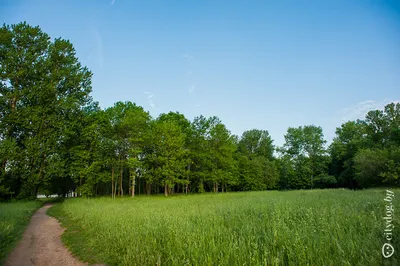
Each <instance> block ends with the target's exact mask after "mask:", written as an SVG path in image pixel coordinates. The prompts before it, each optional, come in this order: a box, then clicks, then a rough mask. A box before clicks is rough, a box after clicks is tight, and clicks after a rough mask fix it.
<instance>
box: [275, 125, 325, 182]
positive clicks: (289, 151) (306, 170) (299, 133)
mask: <svg viewBox="0 0 400 266" xmlns="http://www.w3.org/2000/svg"><path fill="white" fill-rule="evenodd" d="M325 143H326V141H325V140H324V138H323V133H322V128H321V127H317V126H314V125H311V126H304V127H298V128H289V129H288V131H287V133H286V135H285V144H284V146H283V147H282V149H281V151H282V152H283V154H284V156H286V157H288V158H290V161H291V162H292V164H293V167H294V168H295V169H296V180H295V182H294V183H293V185H294V186H295V187H296V188H306V187H307V186H308V187H311V188H312V187H313V179H314V178H315V177H317V176H318V175H321V174H327V167H328V163H329V157H328V156H327V153H326V150H325V147H324V145H325Z"/></svg>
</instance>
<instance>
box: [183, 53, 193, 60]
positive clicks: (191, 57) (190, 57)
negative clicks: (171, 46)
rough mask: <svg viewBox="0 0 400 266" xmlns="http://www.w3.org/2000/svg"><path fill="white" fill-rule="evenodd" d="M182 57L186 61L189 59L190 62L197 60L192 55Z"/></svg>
mask: <svg viewBox="0 0 400 266" xmlns="http://www.w3.org/2000/svg"><path fill="white" fill-rule="evenodd" d="M182 57H183V58H185V59H187V60H189V61H193V60H195V59H194V56H192V55H190V54H183V55H182Z"/></svg>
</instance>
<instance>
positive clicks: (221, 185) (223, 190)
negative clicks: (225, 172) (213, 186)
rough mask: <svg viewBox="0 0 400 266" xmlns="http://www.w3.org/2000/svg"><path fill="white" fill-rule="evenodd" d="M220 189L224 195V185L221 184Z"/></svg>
mask: <svg viewBox="0 0 400 266" xmlns="http://www.w3.org/2000/svg"><path fill="white" fill-rule="evenodd" d="M221 187H222V193H224V188H225V186H224V183H222V185H221Z"/></svg>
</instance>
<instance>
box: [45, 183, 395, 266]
mask: <svg viewBox="0 0 400 266" xmlns="http://www.w3.org/2000/svg"><path fill="white" fill-rule="evenodd" d="M394 192H395V202H394V208H395V209H396V210H399V211H400V205H399V200H398V198H400V190H394ZM384 197H385V192H384V190H364V191H349V190H342V189H340V190H313V191H290V192H276V191H270V192H248V193H247V192H246V193H224V194H207V195H190V196H176V197H169V198H164V197H157V196H156V197H137V198H135V199H130V198H123V199H115V200H112V199H109V198H99V199H81V198H80V199H69V200H66V201H65V202H64V203H62V204H59V205H56V206H55V207H53V208H52V209H50V213H51V214H52V215H54V216H56V217H57V218H59V219H60V220H61V221H62V223H63V225H64V226H66V227H67V228H68V230H67V231H66V233H65V234H64V235H63V241H64V242H65V243H66V244H67V245H68V246H69V247H70V249H71V250H72V252H73V253H74V254H75V255H77V256H79V257H80V258H82V259H84V260H86V261H88V262H92V263H94V262H104V263H107V264H109V265H312V266H314V265H335V266H336V265H363V266H365V265H382V264H388V265H389V264H390V265H399V264H398V262H399V259H398V258H399V256H398V253H399V252H400V249H399V247H400V245H399V241H398V239H400V230H399V229H400V215H398V216H395V217H394V226H395V231H394V233H393V234H394V240H393V241H394V242H393V241H392V244H393V245H394V246H395V249H396V251H395V254H394V255H393V257H392V258H390V259H384V258H383V257H382V254H381V247H382V245H383V243H384V237H383V232H384V229H385V227H384V226H385V225H384V222H383V221H384V220H383V217H384V215H385V202H384V201H383V199H384Z"/></svg>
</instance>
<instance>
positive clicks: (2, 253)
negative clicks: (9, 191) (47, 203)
mask: <svg viewBox="0 0 400 266" xmlns="http://www.w3.org/2000/svg"><path fill="white" fill-rule="evenodd" d="M41 205H42V202H39V201H29V202H11V203H2V202H0V265H2V263H3V262H4V260H5V259H6V256H7V255H8V254H9V252H10V251H11V250H12V249H13V248H14V247H15V246H16V244H17V242H18V240H20V239H21V236H22V234H23V232H24V230H25V227H26V226H27V224H28V223H29V220H30V218H31V216H32V214H33V212H34V211H35V210H36V209H37V208H39V207H40V206H41Z"/></svg>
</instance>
